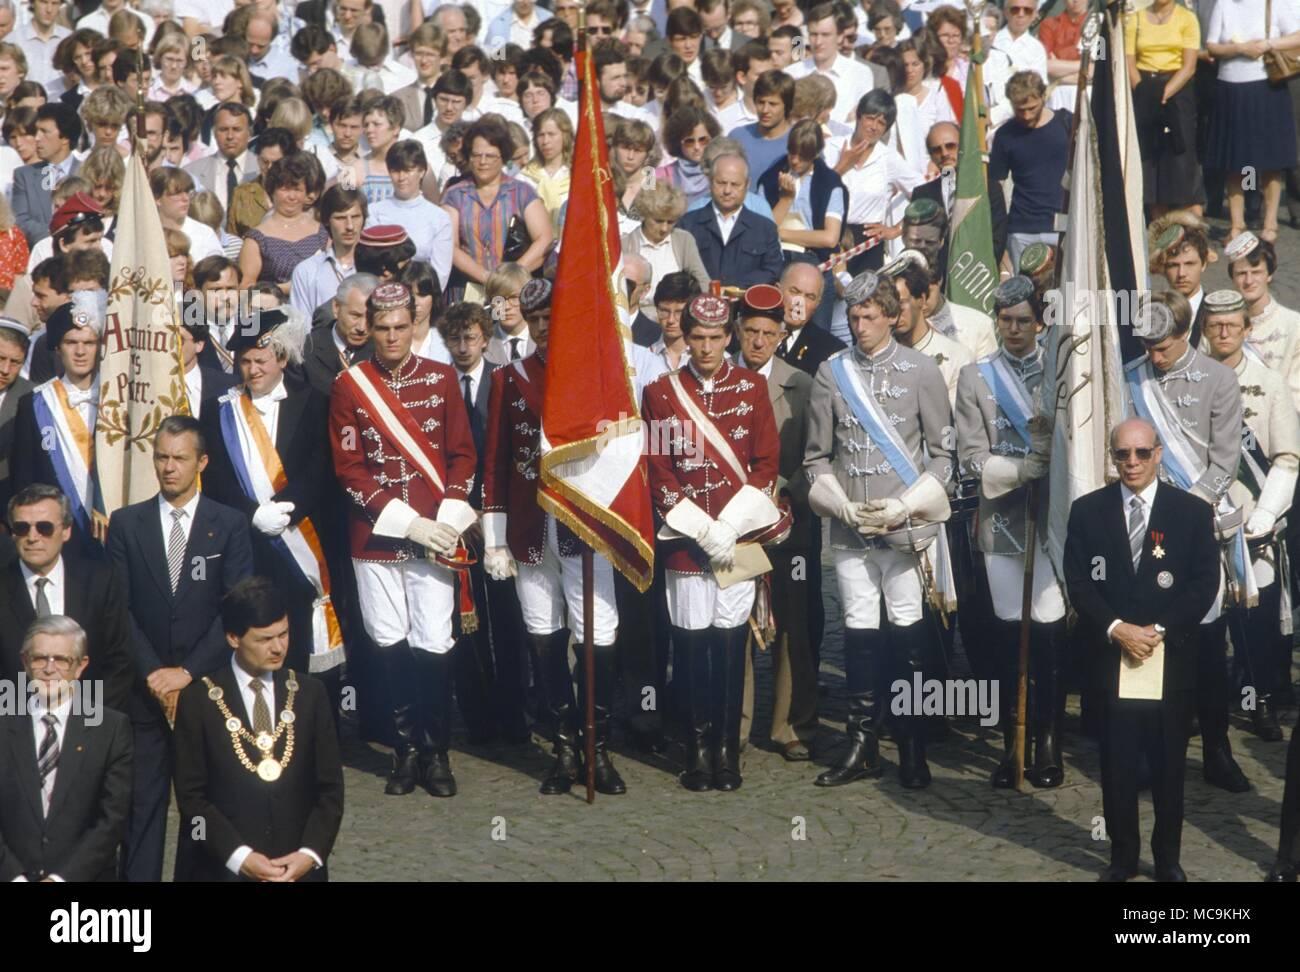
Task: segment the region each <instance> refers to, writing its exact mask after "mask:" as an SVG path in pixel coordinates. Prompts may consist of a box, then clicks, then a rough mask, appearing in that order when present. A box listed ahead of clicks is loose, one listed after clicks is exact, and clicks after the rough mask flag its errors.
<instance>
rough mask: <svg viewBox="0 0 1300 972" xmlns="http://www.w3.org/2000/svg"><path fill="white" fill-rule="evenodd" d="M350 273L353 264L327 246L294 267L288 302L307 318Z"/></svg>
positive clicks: (329, 297) (331, 297) (335, 290)
mask: <svg viewBox="0 0 1300 972" xmlns="http://www.w3.org/2000/svg"><path fill="white" fill-rule="evenodd" d="M444 218H445V214H444ZM354 273H356V267H355V266H354V265H353V264H351V263H344V262H343V261H342V260H340V259H339V258H338V257H337V256H336V255H335V254H334V247H333V246H332V245H331V246H327V247H325V248H324V249H323V250H320V251H318V252H316V253H314V254H312V255H311V256H309V257H308V258H307V259H306V260H303V261H302V263H300V264H298V266H296V267H294V269H293V276H292V277H291V278H290V284H289V303H290V305H291V306H293V307H296V308H297V309H298V310H300V311H302V312H303V314H305V315H306V316H307V318H308V319H310V318H311V315H312V314H313V313H315V311H316V308H317V307H319V306H320V305H321V304H323V303H325V302H326V301H327V300H333V299H334V298H335V297H336V296H338V292H339V284H341V283H342V282H343V280H344V278H346V277H350V276H352V275H353V274H354ZM443 283H444V284H445V283H446V281H443Z"/></svg>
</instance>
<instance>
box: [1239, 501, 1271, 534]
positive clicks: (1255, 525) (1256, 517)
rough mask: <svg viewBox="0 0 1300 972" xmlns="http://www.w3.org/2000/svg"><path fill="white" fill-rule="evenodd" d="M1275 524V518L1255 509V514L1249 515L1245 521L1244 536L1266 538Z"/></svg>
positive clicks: (1267, 512)
mask: <svg viewBox="0 0 1300 972" xmlns="http://www.w3.org/2000/svg"><path fill="white" fill-rule="evenodd" d="M1276 523H1277V517H1276V516H1274V515H1273V514H1272V513H1270V512H1269V511H1268V510H1261V509H1259V508H1258V507H1257V508H1256V509H1255V512H1254V513H1252V514H1250V519H1249V520H1247V521H1246V536H1248V537H1262V536H1266V535H1268V534H1270V533H1272V532H1273V526H1274V524H1276Z"/></svg>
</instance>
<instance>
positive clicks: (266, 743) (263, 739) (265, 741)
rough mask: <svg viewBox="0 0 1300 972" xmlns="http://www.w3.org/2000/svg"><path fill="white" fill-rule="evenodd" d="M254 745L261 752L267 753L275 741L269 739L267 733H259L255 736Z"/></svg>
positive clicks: (269, 735) (269, 736)
mask: <svg viewBox="0 0 1300 972" xmlns="http://www.w3.org/2000/svg"><path fill="white" fill-rule="evenodd" d="M254 745H256V746H257V748H258V749H260V750H261V751H262V752H264V753H269V752H270V751H271V747H272V746H274V745H275V740H274V739H272V738H271V734H270V733H269V732H259V733H258V734H257V739H255V740H254Z"/></svg>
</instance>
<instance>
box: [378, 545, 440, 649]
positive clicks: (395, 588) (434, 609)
mask: <svg viewBox="0 0 1300 972" xmlns="http://www.w3.org/2000/svg"><path fill="white" fill-rule="evenodd" d="M352 567H353V569H354V570H355V572H356V575H357V597H358V600H360V602H361V620H362V622H363V623H364V624H365V628H366V634H368V635H370V637H371V638H373V639H374V641H375V644H377V645H379V646H380V647H381V648H386V647H388V646H389V645H393V644H396V643H397V642H399V641H402V640H405V641H406V642H407V643H409V644H410V646H411V647H412V648H418V649H420V650H421V651H431V652H433V653H434V654H435V655H441V654H442V653H444V652H447V651H451V647H452V645H453V644H454V643H455V638H454V637H453V635H452V628H451V613H452V611H454V610H455V609H456V575H455V573H454V572H453V571H452V570H451V569H450V568H447V567H443V566H442V565H441V564H435V563H432V562H430V561H428V560H425V559H423V558H421V559H419V560H404V561H400V562H398V563H393V564H377V563H374V562H373V561H369V560H353V561H352Z"/></svg>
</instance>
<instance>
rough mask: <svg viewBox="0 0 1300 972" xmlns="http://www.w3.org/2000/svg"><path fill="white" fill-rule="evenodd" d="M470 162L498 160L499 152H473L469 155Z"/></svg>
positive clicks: (499, 159)
mask: <svg viewBox="0 0 1300 972" xmlns="http://www.w3.org/2000/svg"><path fill="white" fill-rule="evenodd" d="M469 160H470V161H471V162H500V161H501V153H500V152H475V153H474V154H473V155H471V156H470V157H469Z"/></svg>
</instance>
